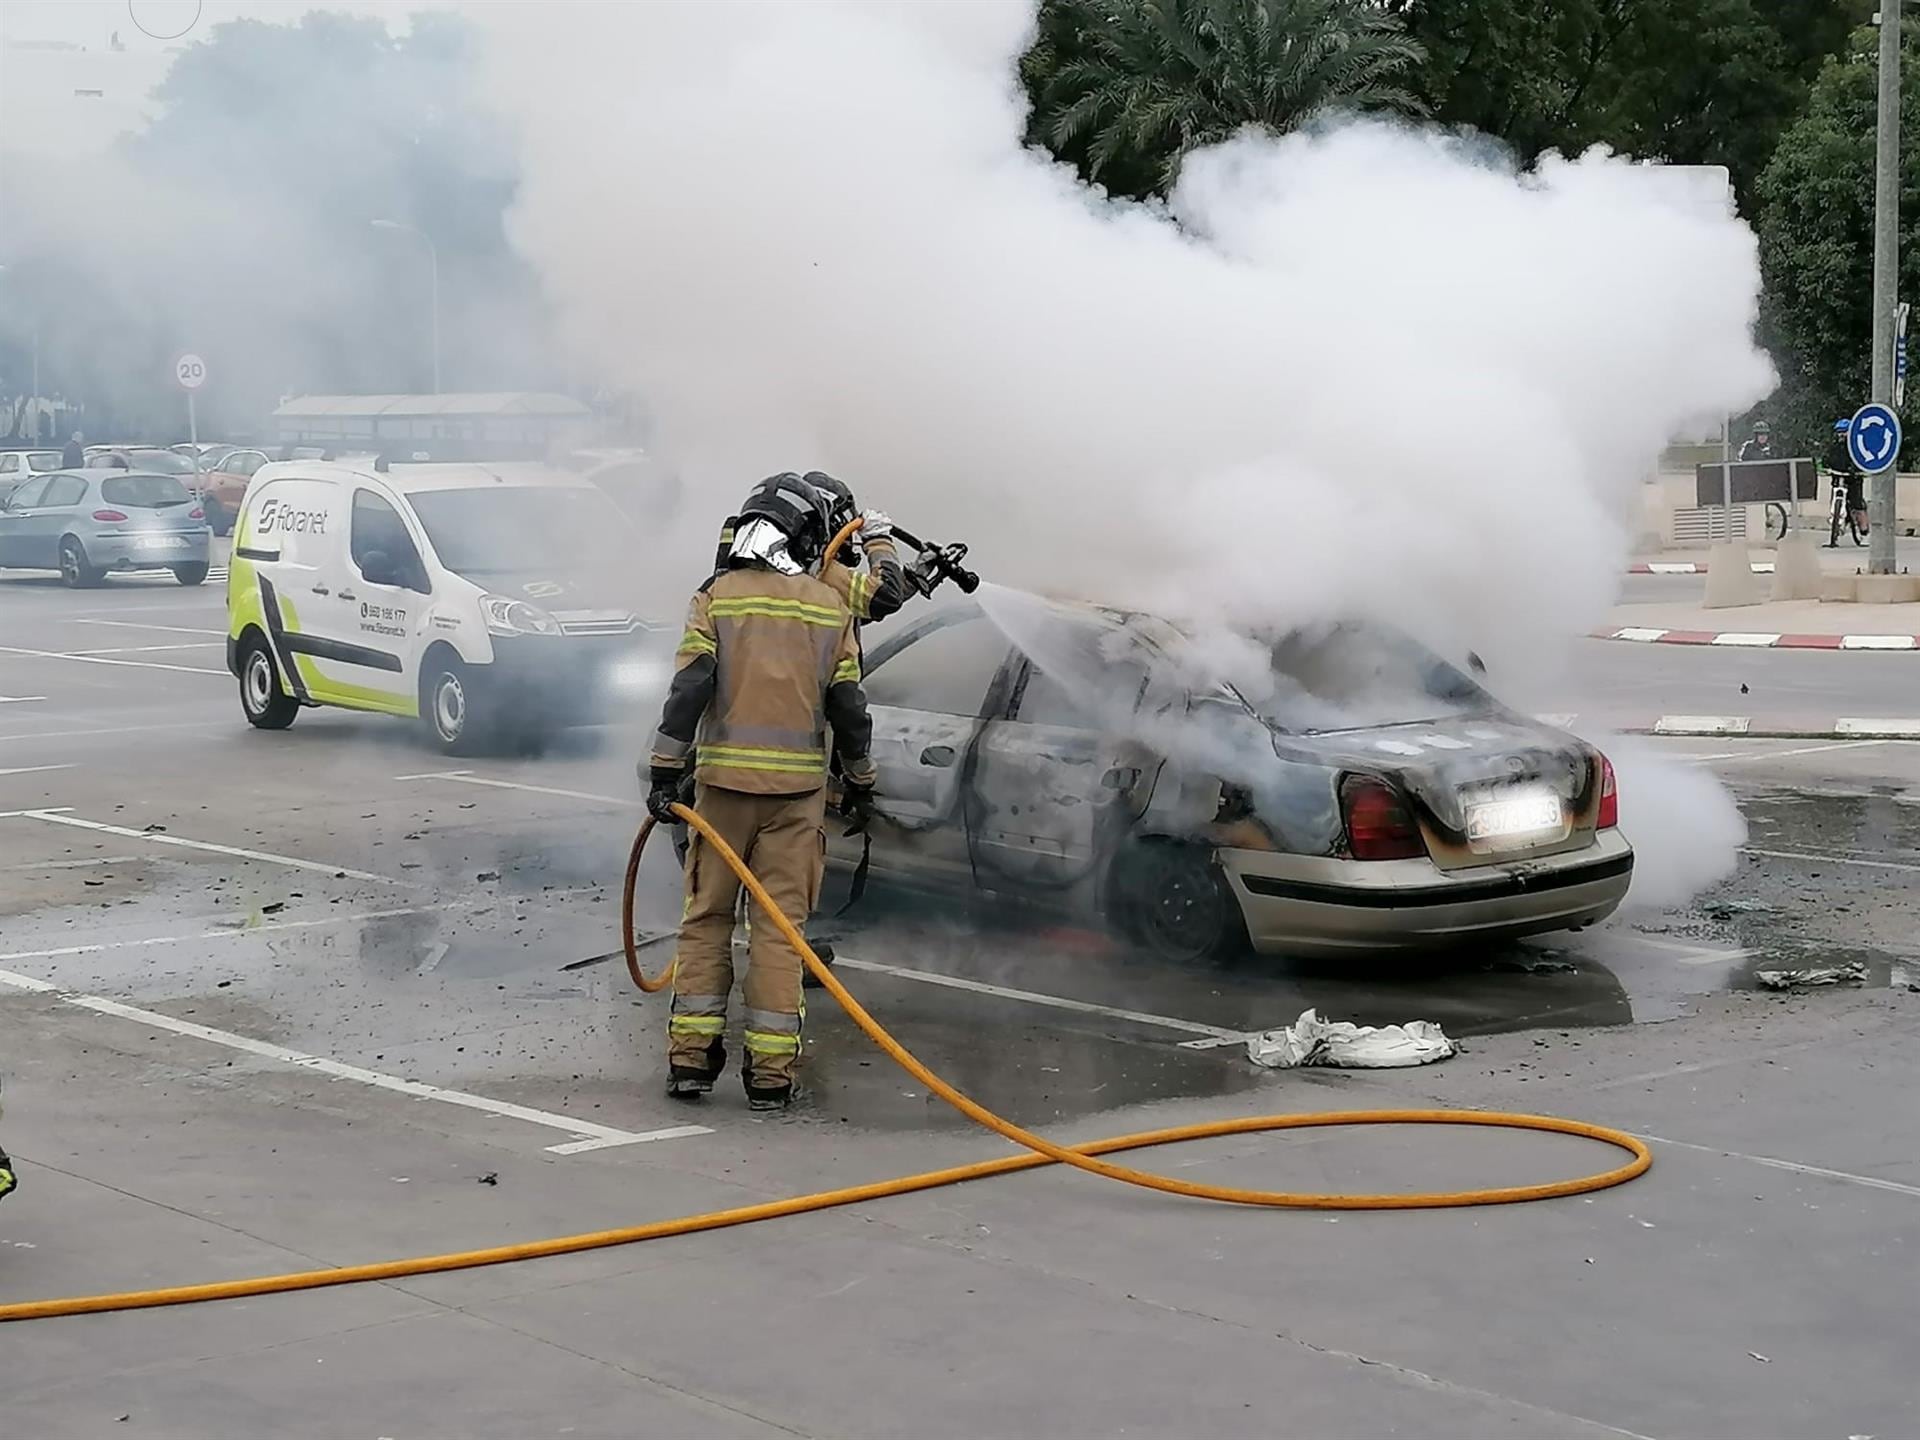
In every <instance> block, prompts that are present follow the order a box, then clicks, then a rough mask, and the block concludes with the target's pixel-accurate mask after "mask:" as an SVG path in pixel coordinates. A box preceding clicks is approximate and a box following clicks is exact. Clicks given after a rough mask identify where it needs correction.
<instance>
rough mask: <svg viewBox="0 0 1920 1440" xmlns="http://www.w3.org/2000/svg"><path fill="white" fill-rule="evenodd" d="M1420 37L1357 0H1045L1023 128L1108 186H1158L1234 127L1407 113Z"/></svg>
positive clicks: (1274, 128) (1413, 103)
mask: <svg viewBox="0 0 1920 1440" xmlns="http://www.w3.org/2000/svg"><path fill="white" fill-rule="evenodd" d="M1422 58H1423V57H1422V53H1421V50H1420V47H1419V46H1418V45H1415V44H1414V43H1412V42H1411V41H1409V40H1408V39H1407V38H1406V36H1405V35H1404V34H1403V33H1402V32H1401V29H1400V26H1399V24H1398V23H1397V22H1396V21H1395V20H1393V19H1392V18H1391V17H1389V16H1387V15H1385V14H1383V13H1381V11H1380V10H1379V9H1378V7H1376V6H1374V5H1371V4H1367V3H1363V0H1045V3H1043V5H1042V7H1041V15H1040V28H1039V34H1038V38H1037V41H1036V43H1035V45H1034V47H1033V49H1032V50H1031V51H1030V52H1029V53H1028V55H1027V56H1026V59H1025V61H1024V63H1023V65H1022V75H1023V78H1024V80H1025V81H1026V84H1027V88H1028V91H1029V94H1030V95H1031V96H1032V98H1033V102H1034V108H1033V116H1032V122H1031V127H1030V131H1029V134H1030V138H1032V139H1033V140H1035V141H1037V142H1039V143H1042V144H1044V145H1046V146H1048V147H1049V148H1050V149H1051V150H1052V151H1053V152H1054V153H1055V154H1056V155H1058V156H1060V157H1061V158H1062V159H1064V160H1069V161H1071V162H1072V163H1073V164H1074V165H1075V166H1076V167H1078V168H1079V170H1080V172H1081V174H1082V175H1084V176H1086V177H1087V178H1088V179H1090V180H1094V181H1098V182H1099V183H1101V184H1103V185H1105V186H1106V187H1107V188H1108V189H1109V190H1110V191H1112V192H1113V193H1115V194H1118V195H1130V196H1133V197H1135V198H1141V197H1145V196H1147V195H1153V194H1161V195H1164V194H1165V193H1166V192H1167V190H1168V189H1169V188H1170V187H1171V186H1172V184H1173V181H1174V178H1175V176H1176V175H1177V174H1178V171H1179V166H1180V158H1181V157H1182V156H1183V155H1185V154H1186V153H1187V152H1188V151H1189V150H1192V149H1194V148H1195V147H1196V146H1201V145H1210V144H1214V143H1216V142H1218V141H1221V140H1225V139H1226V138H1228V137H1229V136H1231V135H1233V134H1234V133H1235V132H1236V131H1238V130H1240V129H1241V128H1242V127H1243V126H1248V125H1253V126H1258V127H1260V128H1262V129H1265V130H1268V131H1271V132H1273V133H1275V134H1284V133H1286V132H1287V131H1289V130H1293V129H1296V128H1298V127H1299V126H1300V125H1302V124H1304V123H1305V122H1307V121H1309V120H1311V119H1313V118H1314V117H1315V116H1318V115H1321V114H1324V113H1325V112H1327V111H1329V110H1333V109H1354V110H1389V111H1394V112H1398V113H1401V114H1415V113H1418V112H1419V110H1420V108H1421V107H1420V105H1419V103H1418V101H1417V100H1416V99H1415V98H1414V96H1413V94H1412V93H1411V92H1410V91H1409V90H1408V88H1407V87H1406V85H1405V84H1404V81H1405V79H1406V77H1407V76H1409V75H1410V74H1411V73H1412V72H1413V70H1414V69H1415V68H1416V67H1417V66H1418V65H1419V64H1420V63H1421V60H1422Z"/></svg>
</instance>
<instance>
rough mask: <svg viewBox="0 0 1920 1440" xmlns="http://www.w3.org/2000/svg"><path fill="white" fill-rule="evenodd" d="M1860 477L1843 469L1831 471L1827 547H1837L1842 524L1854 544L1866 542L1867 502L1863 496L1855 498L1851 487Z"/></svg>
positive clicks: (1830, 548)
mask: <svg viewBox="0 0 1920 1440" xmlns="http://www.w3.org/2000/svg"><path fill="white" fill-rule="evenodd" d="M1859 479H1860V477H1859V476H1857V475H1850V474H1848V473H1847V472H1845V471H1843V470H1836V471H1833V472H1832V482H1831V484H1830V485H1829V487H1828V488H1829V490H1830V492H1831V495H1832V500H1831V503H1830V504H1829V506H1828V510H1827V548H1828V549H1829V550H1833V549H1837V548H1838V547H1839V544H1840V531H1841V528H1842V527H1843V526H1844V527H1845V528H1846V530H1847V532H1848V533H1849V534H1851V535H1852V536H1853V543H1854V544H1855V545H1864V544H1866V543H1867V502H1866V499H1865V497H1864V496H1862V497H1860V498H1857V499H1856V498H1855V496H1854V494H1853V487H1854V485H1856V484H1857V483H1859Z"/></svg>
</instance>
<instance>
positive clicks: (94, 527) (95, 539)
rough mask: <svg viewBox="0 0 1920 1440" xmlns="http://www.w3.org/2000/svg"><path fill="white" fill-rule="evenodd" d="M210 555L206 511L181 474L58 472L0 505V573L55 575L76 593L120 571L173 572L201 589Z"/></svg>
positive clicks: (26, 486)
mask: <svg viewBox="0 0 1920 1440" xmlns="http://www.w3.org/2000/svg"><path fill="white" fill-rule="evenodd" d="M162 453H165V452H162ZM175 458H176V459H177V458H179V457H177V456H176V457H175ZM211 549H212V538H211V532H209V530H208V529H207V522H206V515H205V512H204V511H202V510H201V508H200V505H199V502H198V501H197V500H196V499H195V498H194V495H193V492H192V491H191V490H189V489H188V488H187V486H186V484H185V483H184V482H183V480H182V479H181V477H180V476H178V475H171V474H160V473H157V472H154V471H142V470H122V469H120V468H118V467H98V468H91V469H86V470H60V471H56V472H54V473H53V474H51V475H41V476H35V477H33V478H31V479H29V480H27V481H25V482H24V483H23V484H21V485H19V486H17V487H16V488H15V489H14V491H13V493H12V494H10V495H9V496H7V498H6V501H5V502H4V505H0V567H12V568H19V569H30V570H56V569H57V570H58V571H59V572H60V578H61V579H62V580H63V581H65V582H66V583H67V585H69V586H70V587H73V588H75V589H78V588H80V587H83V586H89V585H98V584H99V583H100V582H101V580H103V579H104V578H105V577H106V575H107V573H108V572H109V571H114V570H171V571H172V572H173V575H174V578H175V579H176V580H178V581H179V582H180V583H181V584H182V585H198V584H200V583H201V582H202V581H203V580H205V579H206V578H207V569H208V566H209V563H210V559H211Z"/></svg>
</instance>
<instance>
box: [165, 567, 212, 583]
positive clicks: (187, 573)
mask: <svg viewBox="0 0 1920 1440" xmlns="http://www.w3.org/2000/svg"><path fill="white" fill-rule="evenodd" d="M173 578H174V579H176V580H178V581H179V582H180V583H181V584H182V585H202V584H205V583H206V579H207V567H206V566H205V565H204V564H201V565H175V566H174V567H173Z"/></svg>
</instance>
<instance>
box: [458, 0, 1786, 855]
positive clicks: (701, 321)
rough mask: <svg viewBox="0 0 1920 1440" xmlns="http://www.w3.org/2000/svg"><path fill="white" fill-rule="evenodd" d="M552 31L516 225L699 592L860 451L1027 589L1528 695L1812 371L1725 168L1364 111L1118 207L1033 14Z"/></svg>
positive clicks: (1002, 574) (976, 6)
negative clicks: (811, 478)
mask: <svg viewBox="0 0 1920 1440" xmlns="http://www.w3.org/2000/svg"><path fill="white" fill-rule="evenodd" d="M552 16H553V11H552V10H551V9H550V8H549V7H543V6H542V7H525V8H521V7H508V6H502V7H492V8H490V10H489V12H488V19H487V21H486V23H487V24H488V27H489V30H490V37H491V38H490V56H489V60H488V65H487V71H488V75H489V89H490V92H491V97H492V99H493V100H494V101H495V102H496V103H497V104H499V105H500V106H501V107H502V108H503V109H504V110H505V111H506V112H507V113H508V114H509V115H510V116H511V117H512V118H513V119H514V120H515V121H516V122H517V126H518V133H519V135H520V141H521V156H520V161H521V172H522V183H521V188H520V191H519V196H518V201H517V204H516V208H515V210H514V212H513V214H512V215H511V216H510V220H509V224H510V233H511V235H512V237H513V239H514V242H515V243H516V244H517V246H518V247H519V249H520V250H521V251H522V253H523V254H524V255H525V256H526V257H527V258H528V259H529V260H530V261H531V262H532V264H533V265H534V267H535V269H536V270H537V271H538V272H539V274H540V275H541V277H542V279H543V282H544V284H545V286H546V289H547V291H548V293H549V296H550V298H551V300H552V301H553V302H554V303H555V305H556V307H557V309H558V310H559V312H560V317H561V322H562V325H563V327H564V329H565V332H566V334H567V336H568V338H569V339H570V341H571V343H572V344H573V345H574V346H575V347H576V348H577V349H578V350H579V351H580V352H581V353H582V355H583V356H584V357H585V358H586V359H587V360H588V361H589V362H590V363H591V364H592V365H594V366H595V367H597V368H598V369H599V370H601V371H602V372H604V373H606V374H607V375H609V376H610V377H612V378H614V379H615V380H616V381H617V382H618V383H620V384H623V385H626V386H630V387H632V388H633V389H634V390H635V391H637V392H639V393H640V394H641V395H643V396H644V397H645V400H646V403H647V405H648V406H649V408H650V410H651V412H652V414H653V416H654V417H655V420H656V422H657V435H656V445H657V447H658V449H659V450H660V452H661V454H662V456H663V457H664V458H667V459H668V460H669V461H670V462H671V463H673V464H674V465H675V466H677V467H678V469H679V472H680V474H681V475H682V477H683V480H684V482H685V487H684V489H683V491H682V495H681V503H680V506H679V509H678V510H677V512H676V513H674V514H672V515H670V516H669V515H663V516H661V517H660V525H659V535H658V538H659V541H660V544H661V548H660V551H659V552H658V553H660V554H662V555H664V556H670V557H673V558H671V559H668V560H666V561H665V562H664V563H661V564H658V565H650V566H648V567H646V576H645V581H646V583H649V584H651V585H653V586H654V587H656V593H655V594H654V595H652V596H650V597H649V598H650V599H652V600H654V601H655V602H656V603H659V604H661V605H663V606H674V605H677V604H678V603H679V602H680V600H681V597H683V596H684V594H685V592H686V591H687V590H688V589H689V588H690V587H691V586H692V585H693V584H694V583H696V582H697V581H698V579H699V578H700V577H701V576H702V575H703V574H704V573H705V569H706V567H707V565H708V563H709V557H710V556H711V553H712V550H711V537H712V535H713V532H714V527H715V526H717V524H718V523H719V521H720V519H721V517H722V516H724V515H725V514H726V513H727V512H728V509H729V507H730V506H731V505H733V504H734V503H735V502H736V501H737V499H738V497H739V496H740V495H741V494H742V493H744V491H745V489H746V488H747V487H748V485H749V484H750V483H751V482H752V481H753V480H754V479H756V478H758V477H759V476H761V475H763V474H766V473H769V472H772V471H776V470H783V469H806V468H815V467H817V468H821V469H826V470H830V471H832V472H834V473H836V474H838V475H840V476H842V477H843V478H845V479H846V480H847V481H848V482H849V483H851V484H852V485H853V486H854V487H855V489H856V490H857V491H858V492H859V493H860V495H861V496H862V499H863V501H864V502H865V503H869V504H875V505H879V506H882V507H884V508H886V509H887V510H889V511H890V512H892V513H893V514H894V515H895V516H896V517H897V518H899V519H900V520H901V521H902V522H903V523H904V524H906V525H907V526H908V527H909V528H911V529H912V530H914V531H915V532H917V533H919V534H921V535H923V536H926V537H930V538H938V539H942V540H946V539H965V540H967V541H969V542H970V543H971V544H972V545H973V547H974V556H973V558H974V563H976V564H977V565H978V566H979V567H980V569H981V570H982V572H983V573H985V574H986V575H987V576H988V577H989V578H991V579H995V580H998V581H1002V582H1005V583H1008V584H1012V585H1018V586H1025V587H1028V588H1031V589H1034V590H1039V591H1044V592H1049V593H1055V594H1059V593H1071V594H1078V595H1081V596H1084V597H1087V598H1093V599H1099V600H1105V601H1110V602H1117V603H1120V604H1124V605H1127V606H1129V607H1136V608H1146V609H1155V610H1158V611H1160V612H1162V613H1164V614H1167V615H1169V616H1171V617H1174V618H1178V619H1182V620H1188V619H1191V620H1200V621H1212V622H1224V623H1227V624H1231V625H1235V626H1242V627H1257V628H1260V629H1262V630H1266V631H1273V630H1278V629H1282V628H1285V627H1287V626H1289V625H1291V624H1294V623H1304V622H1309V621H1326V620H1333V619H1356V620H1372V621H1379V622H1384V623H1387V624H1392V625H1397V626H1400V627H1402V628H1404V629H1407V630H1410V631H1412V632H1414V633H1415V634H1417V635H1419V636H1420V637H1421V638H1422V639H1424V640H1426V641H1428V642H1429V643H1431V644H1433V645H1434V646H1436V647H1437V648H1439V649H1440V650H1442V651H1443V653H1447V654H1449V655H1450V656H1452V657H1453V658H1455V659H1459V658H1460V657H1461V656H1462V655H1463V654H1464V652H1465V650H1466V649H1467V648H1468V647H1472V648H1474V649H1476V650H1478V651H1479V653H1480V654H1482V655H1483V656H1484V657H1485V658H1486V660H1487V661H1488V662H1489V664H1490V666H1491V669H1492V674H1493V676H1494V677H1495V679H1496V682H1497V681H1499V680H1500V678H1501V677H1503V676H1504V677H1507V679H1508V680H1509V681H1510V682H1518V681H1519V680H1521V679H1524V678H1525V677H1528V676H1530V675H1535V674H1537V673H1538V672H1540V671H1542V670H1543V669H1551V668H1553V667H1555V666H1557V665H1559V664H1561V663H1563V661H1564V657H1565V653H1566V645H1567V641H1568V639H1569V638H1570V637H1572V636H1574V635H1577V634H1579V633H1581V632H1583V631H1584V630H1586V629H1587V628H1589V627H1590V626H1591V625H1592V624H1593V623H1595V622H1596V621H1597V620H1598V619H1599V618H1600V617H1601V616H1602V614H1603V613H1604V610H1605V608H1606V607H1607V605H1608V604H1610V603H1611V601H1612V599H1613V597H1614V595H1615V593H1616V588H1617V584H1618V580H1617V577H1618V575H1619V573H1620V571H1621V569H1622V562H1623V560H1624V559H1625V556H1626V552H1627V548H1628V545H1629V543H1630V540H1631V538H1632V535H1631V532H1632V523H1631V522H1632V518H1633V517H1634V516H1635V515H1636V513H1637V509H1638V503H1639V487H1640V484H1641V481H1642V480H1643V478H1644V477H1645V476H1646V474H1647V473H1648V471H1649V469H1650V468H1651V466H1652V464H1653V462H1654V459H1655V457H1656V455H1657V453H1658V451H1659V450H1660V448H1661V446H1662V445H1663V444H1664V443H1665V442H1666V441H1667V440H1668V438H1669V437H1670V436H1672V435H1673V434H1675V433H1676V432H1678V431H1680V430H1681V429H1683V428H1684V427H1687V426H1689V425H1697V424H1698V423H1699V422H1700V420H1701V417H1703V416H1717V415H1720V414H1723V413H1725V412H1728V411H1736V412H1737V411H1739V410H1741V409H1744V408H1745V407H1746V406H1748V405H1749V404H1750V403H1752V402H1753V401H1754V400H1756V399H1758V398H1759V397H1760V396H1762V395H1763V394H1765V393H1766V392H1767V391H1768V390H1769V389H1770V388H1771V386H1772V383H1773V376H1772V370H1771V367H1770V365H1769V363H1768V361H1767V359H1766V357H1765V356H1764V355H1763V354H1762V353H1761V352H1760V351H1759V350H1758V349H1757V348H1756V346H1755V344H1754V341H1753V338H1752V330H1753V323H1754V319H1755V314H1756V306H1757V296H1758V290H1759V270H1758V259H1757V250H1756V245H1755V241H1754V237H1753V235H1752V233H1751V231H1750V230H1749V229H1748V228H1747V227H1746V225H1745V224H1744V223H1742V222H1741V221H1740V220H1739V219H1738V218H1737V217H1736V216H1735V214H1734V213H1733V207H1732V201H1731V198H1730V196H1729V195H1728V193H1727V192H1726V190H1725V187H1724V184H1720V185H1718V186H1716V185H1714V184H1713V183H1712V182H1711V181H1710V180H1708V179H1706V178H1704V177H1702V176H1699V175H1698V174H1688V173H1686V172H1668V171H1662V170H1660V169H1658V168H1657V167H1647V166H1641V165H1636V164H1634V163H1632V162H1630V161H1629V160H1626V159H1623V158H1618V157H1614V156H1610V155H1608V154H1605V153H1603V152H1594V153H1592V154H1589V155H1587V156H1584V157H1581V158H1578V159H1571V160H1569V159H1561V158H1559V157H1548V158H1547V159H1546V160H1544V161H1543V162H1541V163H1540V164H1539V165H1538V166H1537V167H1536V168H1535V169H1534V170H1532V171H1530V172H1526V173H1519V172H1517V171H1516V169H1515V167H1514V165H1513V163H1512V161H1511V159H1510V158H1508V157H1506V156H1504V155H1503V154H1502V153H1501V152H1500V151H1499V150H1498V148H1497V147H1495V146H1493V145H1491V144H1490V143H1488V142H1485V141H1479V140H1474V139H1470V138H1465V137H1460V136H1452V135H1445V134H1440V133H1436V132H1433V131H1427V130H1419V129H1415V128H1409V127H1405V126H1400V125H1388V124H1384V123H1378V122H1358V121H1346V122H1334V123H1329V124H1327V125H1325V126H1322V127H1319V128H1317V129H1315V130H1314V131H1313V132H1312V133H1307V134H1299V135H1294V136H1291V137H1288V138H1285V139H1279V140H1276V139H1273V138H1270V137H1266V136H1262V135H1257V134H1252V133H1248V134H1243V135H1242V136H1240V137H1238V138H1236V139H1234V140H1233V141H1231V142H1230V143H1228V144H1225V145H1222V146H1219V147H1216V148H1213V149H1211V150H1207V151H1202V152H1199V153H1196V154H1194V155H1192V156H1190V157H1189V158H1188V160H1187V161H1186V163H1185V166H1184V168H1183V172H1182V176H1181V180H1180V183H1179V186H1178V188H1177V189H1176V190H1175V192H1174V193H1173V195H1172V197H1171V199H1170V201H1169V202H1168V204H1166V205H1165V206H1157V205H1155V206H1149V205H1141V204H1135V203H1130V202H1115V201H1111V200H1109V199H1108V198H1107V197H1106V196H1105V195H1104V194H1102V193H1101V192H1099V191H1097V190H1095V189H1092V188H1089V187H1087V186H1086V185H1084V184H1082V183H1080V181H1079V180H1078V179H1077V178H1076V177H1075V175H1074V174H1073V173H1072V171H1071V170H1070V169H1069V168H1067V167H1064V166H1062V165H1059V164H1057V163H1055V162H1053V161H1052V160H1051V159H1050V157H1048V156H1046V155H1044V154H1043V153H1040V152H1038V151H1035V150H1031V149H1027V148H1024V147H1023V145H1022V141H1021V136H1022V131H1023V126H1024V122H1025V118H1026V102H1025V97H1024V95H1023V94H1022V92H1021V90H1020V88H1019V85H1018V83H1017V81H1016V78H1015V64H1016V61H1017V59H1018V57H1019V55H1020V54H1021V52H1022V51H1023V49H1024V48H1025V46H1026V44H1027V42H1028V39H1029V37H1030V35H1031V32H1032V26H1033V21H1034V13H1033V6H1032V3H1031V0H922V3H914V4H877V3H866V0H844V3H837V0H813V3H808V4H805V5H795V4H787V3H766V4H753V3H727V4H714V3H671V0H658V3H652V4H647V5H640V6H580V7H570V8H569V9H568V10H567V12H566V22H565V24H563V25H558V24H555V23H554V22H553V18H552ZM675 547H677V548H675ZM1709 808H1710V809H1713V810H1714V815H1715V816H1716V817H1717V818H1719V819H1724V817H1719V815H1718V808H1717V807H1709ZM1712 828H1714V829H1715V830H1716V832H1720V831H1727V832H1728V833H1731V832H1730V830H1729V827H1727V826H1726V825H1724V824H1716V825H1715V826H1713V827H1712ZM1712 838H1713V842H1714V845H1715V847H1716V848H1717V849H1725V848H1727V844H1728V842H1727V841H1726V840H1725V839H1724V836H1722V835H1720V834H1719V833H1716V835H1715V836H1714V837H1712Z"/></svg>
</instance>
